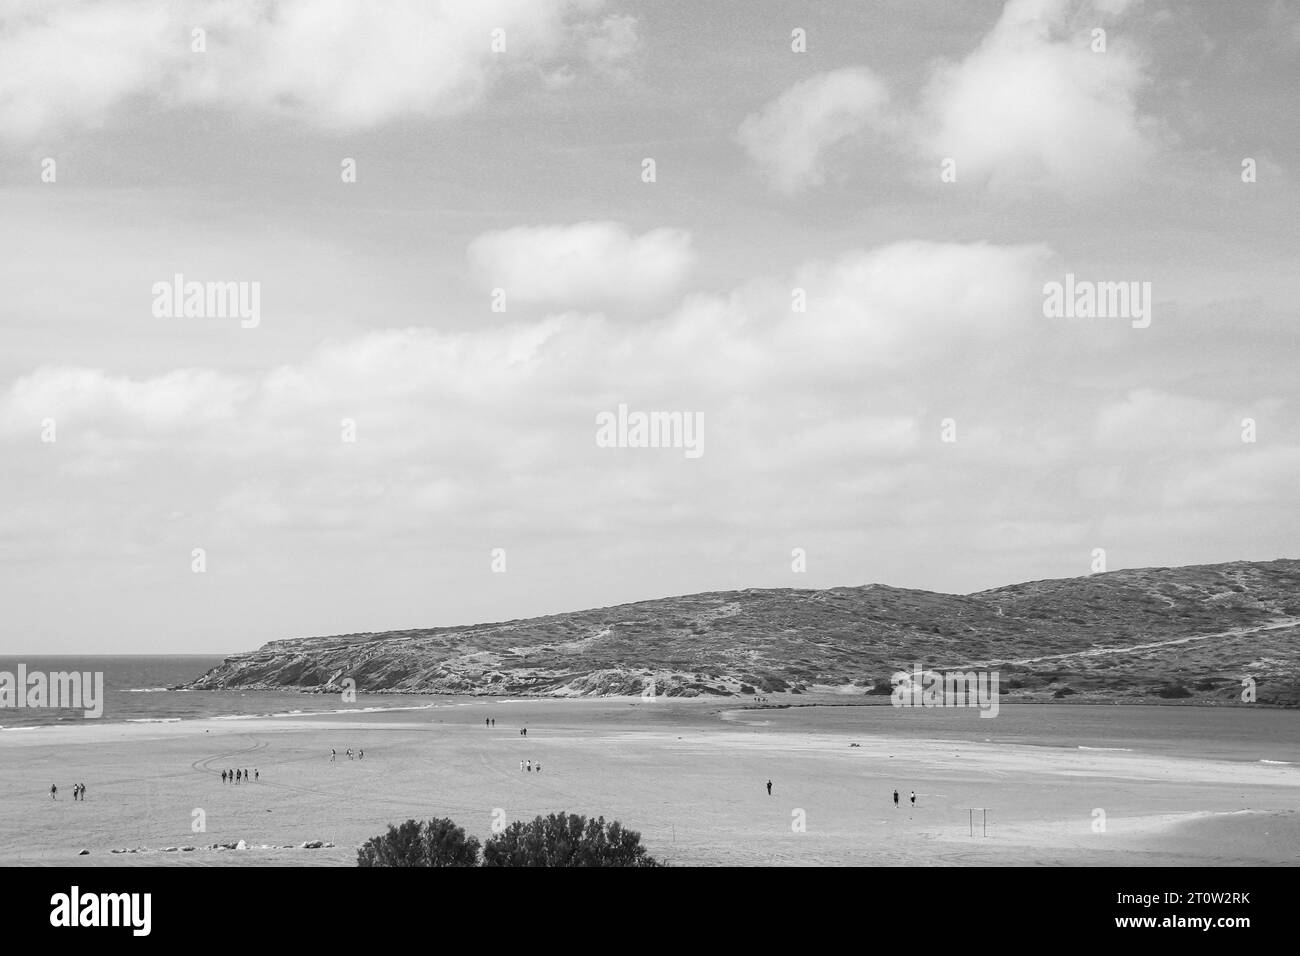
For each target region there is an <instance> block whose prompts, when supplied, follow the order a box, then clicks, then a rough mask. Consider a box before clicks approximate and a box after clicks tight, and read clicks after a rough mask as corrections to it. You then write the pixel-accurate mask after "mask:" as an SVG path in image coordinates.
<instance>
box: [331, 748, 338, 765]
mask: <svg viewBox="0 0 1300 956" xmlns="http://www.w3.org/2000/svg"><path fill="white" fill-rule="evenodd" d="M336 755H337V751H336V750H335V749H334V748H333V747H331V748H330V763H333V762H334V757H335V756H336Z"/></svg>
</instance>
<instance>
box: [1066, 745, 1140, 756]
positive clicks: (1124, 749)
mask: <svg viewBox="0 0 1300 956" xmlns="http://www.w3.org/2000/svg"><path fill="white" fill-rule="evenodd" d="M1079 749H1080V750H1110V751H1114V752H1116V753H1126V754H1131V753H1132V752H1133V748H1132V747H1085V746H1083V745H1082V744H1080V745H1079Z"/></svg>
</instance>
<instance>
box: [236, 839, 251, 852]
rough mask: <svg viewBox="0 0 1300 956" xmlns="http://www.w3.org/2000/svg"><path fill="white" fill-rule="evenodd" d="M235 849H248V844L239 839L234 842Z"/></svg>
mask: <svg viewBox="0 0 1300 956" xmlns="http://www.w3.org/2000/svg"><path fill="white" fill-rule="evenodd" d="M235 849H236V850H247V849H248V844H247V843H245V842H244V841H243V840H240V841H239V842H238V843H236V844H235Z"/></svg>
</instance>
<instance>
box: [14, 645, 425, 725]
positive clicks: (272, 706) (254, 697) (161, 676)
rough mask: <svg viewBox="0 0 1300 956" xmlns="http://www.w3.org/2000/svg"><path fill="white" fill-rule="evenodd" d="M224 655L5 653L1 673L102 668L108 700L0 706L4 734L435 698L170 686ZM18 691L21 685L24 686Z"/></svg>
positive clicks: (411, 703)
mask: <svg viewBox="0 0 1300 956" xmlns="http://www.w3.org/2000/svg"><path fill="white" fill-rule="evenodd" d="M224 659H225V658H224V657H216V656H208V655H130V656H117V657H90V656H81V655H70V656H57V657H54V656H51V657H35V656H29V657H0V672H8V673H10V674H12V675H14V677H15V679H16V678H17V676H18V667H19V665H20V664H22V665H26V668H27V673H28V674H32V673H36V672H41V673H44V674H47V675H48V674H51V673H58V672H62V671H78V672H80V673H82V674H85V673H88V672H89V673H91V674H94V673H97V672H98V673H102V674H103V675H104V707H103V713H102V715H101V716H100V717H98V718H87V717H86V716H85V713H84V710H83V709H81V708H77V709H59V708H54V707H43V708H30V707H8V706H2V707H0V733H2V732H4V731H8V730H15V729H18V728H22V727H41V726H48V725H58V724H69V723H79V722H81V721H84V720H98V721H108V722H120V721H134V722H154V721H175V720H191V719H194V718H199V717H221V718H227V719H231V720H237V719H239V718H240V717H258V716H269V715H286V714H294V713H324V712H332V711H340V710H352V711H365V710H367V709H377V708H383V709H392V708H398V707H421V706H429V704H430V702H431V700H432V698H430V697H427V696H418V695H396V694H384V695H382V696H381V697H377V698H376V697H370V698H369V699H366V698H364V697H359V698H358V701H357V703H355V704H351V705H345V704H343V702H342V701H341V700H340V698H339V695H337V694H311V693H299V692H295V691H281V692H272V693H267V692H261V691H238V690H229V691H175V690H169V689H168V688H171V687H175V686H176V685H178V684H182V683H185V682H186V681H190V680H193V679H194V678H196V677H201V676H202V675H203V674H204V673H206V672H207V671H208V670H210V669H211V668H213V667H216V666H217V665H218V664H220V663H221V662H222V661H223V660H224ZM20 691H22V689H21V688H20Z"/></svg>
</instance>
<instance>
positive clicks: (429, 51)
mask: <svg viewBox="0 0 1300 956" xmlns="http://www.w3.org/2000/svg"><path fill="white" fill-rule="evenodd" d="M601 4H602V0H475V2H473V3H429V2H424V0H391V2H388V3H385V4H384V5H383V10H382V15H380V14H379V12H378V11H376V9H375V8H374V7H372V6H371V5H370V4H366V3H362V2H357V0H281V2H279V3H276V4H272V5H261V4H256V5H254V4H247V3H243V2H232V0H219V2H215V3H201V2H198V0H135V2H128V0H101V2H87V0H42V2H39V3H18V4H16V5H15V4H9V5H7V6H6V9H5V10H4V11H3V12H0V130H3V131H4V134H5V135H7V136H10V137H14V138H18V139H28V138H32V137H36V136H39V135H43V134H47V133H50V132H53V131H56V130H58V129H60V128H64V127H85V126H97V125H102V124H104V123H106V122H108V121H109V120H110V119H111V118H112V117H113V116H114V111H115V110H116V109H117V108H119V107H122V106H123V105H124V104H125V103H126V102H127V101H128V100H133V101H136V102H140V103H144V104H146V106H147V107H148V108H157V107H158V106H171V107H177V108H188V107H192V106H195V105H207V106H212V107H216V108H220V109H232V110H251V111H253V112H255V113H258V114H263V115H272V116H285V117H288V118H291V119H295V120H300V121H303V122H306V123H311V124H314V125H318V126H322V127H326V128H333V129H355V128H360V127H367V126H372V125H375V124H377V123H382V122H385V121H387V120H390V119H393V118H395V117H398V116H402V115H410V114H414V115H424V116H443V115H449V114H454V113H457V112H460V111H462V110H464V109H466V108H468V107H469V106H471V105H473V104H474V103H475V102H476V101H477V100H478V99H479V98H480V97H482V96H483V94H484V92H485V90H486V89H487V88H488V87H489V86H490V85H491V84H492V82H493V81H494V79H495V78H496V77H497V76H498V75H501V74H503V73H507V72H511V71H526V70H530V69H536V68H537V67H539V66H540V65H543V64H552V65H553V64H555V63H557V62H565V63H577V64H583V63H589V62H590V61H591V59H594V61H595V63H596V64H597V65H598V66H599V67H600V68H602V69H607V68H609V67H611V66H612V65H613V64H614V63H615V62H616V61H617V60H618V59H619V58H620V57H622V56H625V55H626V54H627V53H628V52H629V51H630V50H631V49H632V47H633V46H634V45H635V31H634V29H633V25H632V24H630V23H628V22H626V20H625V19H620V18H606V19H603V20H599V21H594V22H593V21H591V17H592V16H593V15H595V13H596V12H597V11H598V9H599V7H600V6H601ZM195 28H202V29H203V30H205V31H206V46H207V49H206V52H194V51H193V50H192V49H191V41H192V37H191V31H192V30H193V29H195ZM498 28H499V29H501V30H504V31H505V39H506V50H505V52H503V53H493V52H492V50H491V47H490V44H491V39H492V36H491V34H492V31H493V30H495V29H498ZM570 68H571V67H570Z"/></svg>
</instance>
